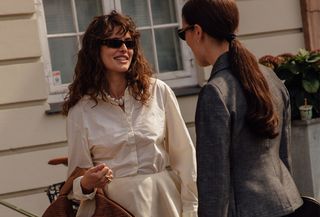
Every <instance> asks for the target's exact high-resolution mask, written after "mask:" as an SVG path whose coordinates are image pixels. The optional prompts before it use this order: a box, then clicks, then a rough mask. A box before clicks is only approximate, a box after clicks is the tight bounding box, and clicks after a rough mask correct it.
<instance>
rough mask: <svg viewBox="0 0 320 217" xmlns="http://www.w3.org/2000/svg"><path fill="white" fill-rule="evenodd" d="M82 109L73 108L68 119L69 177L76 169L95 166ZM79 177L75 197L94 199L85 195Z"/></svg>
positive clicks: (92, 196)
mask: <svg viewBox="0 0 320 217" xmlns="http://www.w3.org/2000/svg"><path fill="white" fill-rule="evenodd" d="M84 129H85V128H84V123H83V119H82V112H81V109H79V108H78V107H75V108H73V109H72V110H71V111H70V112H69V114H68V117H67V138H68V176H69V175H70V174H71V173H72V171H73V170H74V169H75V168H76V167H79V168H90V167H92V166H93V163H92V159H91V155H90V150H89V145H88V140H87V138H86V132H85V130H84ZM81 178H82V177H78V178H76V179H75V180H74V182H73V192H72V193H73V197H74V198H75V199H78V200H86V199H93V198H94V195H95V191H94V193H93V194H90V195H84V194H83V193H82V189H81V186H80V180H81Z"/></svg>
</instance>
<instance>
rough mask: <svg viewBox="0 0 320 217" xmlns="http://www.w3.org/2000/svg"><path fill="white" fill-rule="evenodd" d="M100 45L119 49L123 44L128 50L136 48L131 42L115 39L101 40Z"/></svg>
mask: <svg viewBox="0 0 320 217" xmlns="http://www.w3.org/2000/svg"><path fill="white" fill-rule="evenodd" d="M101 44H103V45H106V46H107V47H110V48H120V47H121V46H122V45H123V44H125V45H126V47H127V48H128V49H133V48H134V47H135V46H136V44H135V42H134V41H133V40H125V41H122V40H120V39H116V38H108V39H103V40H101Z"/></svg>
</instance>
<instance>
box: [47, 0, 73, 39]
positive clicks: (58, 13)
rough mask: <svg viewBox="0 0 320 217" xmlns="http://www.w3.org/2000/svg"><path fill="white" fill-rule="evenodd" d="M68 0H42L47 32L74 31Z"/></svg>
mask: <svg viewBox="0 0 320 217" xmlns="http://www.w3.org/2000/svg"><path fill="white" fill-rule="evenodd" d="M70 2H71V1H66V0H43V7H44V12H45V18H46V24H47V31H48V34H54V33H65V32H75V28H74V25H73V19H72V10H71V3H70Z"/></svg>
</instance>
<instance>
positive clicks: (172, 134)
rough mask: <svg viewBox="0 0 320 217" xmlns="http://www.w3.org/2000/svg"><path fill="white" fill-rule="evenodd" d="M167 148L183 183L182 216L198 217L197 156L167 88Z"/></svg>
mask: <svg viewBox="0 0 320 217" xmlns="http://www.w3.org/2000/svg"><path fill="white" fill-rule="evenodd" d="M165 116H166V138H165V140H166V148H167V150H168V154H169V161H170V166H171V167H172V169H173V171H174V172H176V173H177V175H178V176H179V178H180V181H181V201H182V216H183V217H196V216H197V210H198V193H197V187H196V179H197V172H196V154H195V148H194V145H193V143H192V140H191V137H190V135H189V132H188V129H187V127H186V125H185V122H184V120H183V118H182V116H181V113H180V109H179V105H178V102H177V99H176V97H175V95H174V93H173V91H172V90H171V89H170V88H169V87H166V91H165Z"/></svg>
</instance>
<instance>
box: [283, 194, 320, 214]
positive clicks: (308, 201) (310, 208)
mask: <svg viewBox="0 0 320 217" xmlns="http://www.w3.org/2000/svg"><path fill="white" fill-rule="evenodd" d="M302 200H303V205H302V206H301V207H299V208H298V209H297V210H296V211H295V212H294V213H292V214H291V215H288V216H289V217H320V203H319V202H318V201H317V200H316V199H314V198H312V197H308V196H302Z"/></svg>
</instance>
